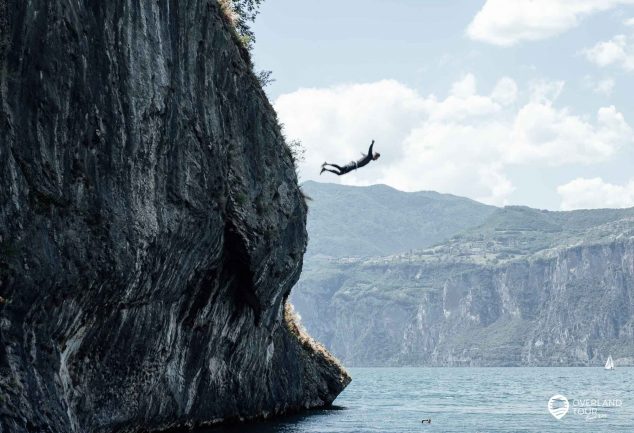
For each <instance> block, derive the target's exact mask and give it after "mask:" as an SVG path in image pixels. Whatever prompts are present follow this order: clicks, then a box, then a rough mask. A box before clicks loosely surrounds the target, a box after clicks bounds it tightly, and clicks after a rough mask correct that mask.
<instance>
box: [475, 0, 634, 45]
mask: <svg viewBox="0 0 634 433" xmlns="http://www.w3.org/2000/svg"><path fill="white" fill-rule="evenodd" d="M632 3H634V0H513V1H510V0H487V1H486V3H485V4H484V6H482V9H480V11H479V12H478V13H477V14H476V16H475V17H474V18H473V20H472V21H471V24H469V27H468V28H467V35H468V36H469V37H470V38H472V39H476V40H479V41H483V42H488V43H491V44H495V45H503V46H510V45H514V44H516V43H517V42H520V41H534V40H539V39H546V38H549V37H551V36H555V35H558V34H560V33H563V32H564V31H566V30H568V29H570V28H572V27H575V26H576V25H578V24H579V22H580V21H581V20H582V19H583V18H585V17H586V16H588V15H590V14H592V13H595V12H599V11H604V10H608V9H611V8H613V7H615V6H618V5H620V4H632Z"/></svg>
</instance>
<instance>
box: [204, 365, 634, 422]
mask: <svg viewBox="0 0 634 433" xmlns="http://www.w3.org/2000/svg"><path fill="white" fill-rule="evenodd" d="M350 374H351V375H352V379H353V380H352V383H351V384H350V385H349V386H348V388H347V389H346V390H345V391H344V392H343V393H342V394H341V395H340V396H339V397H338V398H337V400H336V401H335V405H336V408H335V409H333V410H319V411H313V412H310V414H309V415H303V416H297V417H291V418H285V419H283V420H279V421H272V422H266V423H261V424H257V425H240V426H234V427H225V428H222V429H212V430H209V432H210V433H238V432H240V433H309V432H310V433H317V432H320V433H366V432H367V433H370V432H372V433H375V432H377V433H378V432H394V433H401V432H402V433H411V432H460V433H466V432H487V433H488V432H634V368H617V369H615V370H613V371H605V370H603V369H602V368H354V369H350ZM555 394H562V395H564V396H565V397H566V398H567V399H568V400H569V406H570V408H569V411H568V413H567V414H566V415H565V416H564V417H563V418H562V419H561V420H557V419H555V418H554V417H553V416H552V415H551V414H550V413H549V412H548V407H547V406H548V400H549V399H550V397H552V396H553V395H555ZM591 399H596V400H601V401H602V402H604V400H606V399H608V400H611V402H609V403H610V404H613V405H615V404H616V405H618V404H620V406H619V407H614V406H612V407H595V408H594V410H592V409H590V408H587V407H586V408H581V407H580V405H581V404H584V403H585V404H588V403H590V404H592V403H593V402H585V401H584V400H591ZM619 402H620V403H619ZM580 410H581V411H585V412H586V413H585V414H584V413H578V412H579V411H580ZM575 411H577V413H575ZM427 418H431V420H432V423H431V424H422V423H421V420H422V419H427Z"/></svg>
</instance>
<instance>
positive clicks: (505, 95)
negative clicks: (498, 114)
mask: <svg viewBox="0 0 634 433" xmlns="http://www.w3.org/2000/svg"><path fill="white" fill-rule="evenodd" d="M516 98H517V84H516V83H515V81H513V80H511V79H510V78H508V77H504V78H502V79H501V80H500V81H498V83H497V84H496V85H495V88H494V89H493V92H491V99H492V100H494V101H495V102H497V103H499V104H502V105H509V104H512V103H513V102H515V99H516Z"/></svg>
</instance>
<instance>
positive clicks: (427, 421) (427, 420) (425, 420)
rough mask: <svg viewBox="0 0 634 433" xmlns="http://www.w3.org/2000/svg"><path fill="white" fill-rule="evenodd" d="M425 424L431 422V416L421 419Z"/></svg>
mask: <svg viewBox="0 0 634 433" xmlns="http://www.w3.org/2000/svg"><path fill="white" fill-rule="evenodd" d="M421 422H422V423H423V424H425V423H427V424H431V418H429V419H424V420H422V421H421Z"/></svg>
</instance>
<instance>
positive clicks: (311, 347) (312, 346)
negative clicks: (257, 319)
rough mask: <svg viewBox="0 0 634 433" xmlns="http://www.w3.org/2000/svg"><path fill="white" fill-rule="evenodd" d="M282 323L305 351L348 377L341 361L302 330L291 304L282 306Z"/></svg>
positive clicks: (302, 327) (304, 329)
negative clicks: (334, 366) (318, 357)
mask: <svg viewBox="0 0 634 433" xmlns="http://www.w3.org/2000/svg"><path fill="white" fill-rule="evenodd" d="M284 322H285V323H286V327H287V328H288V330H289V331H290V332H291V334H293V335H295V336H296V337H297V339H298V340H299V342H300V344H301V345H302V347H303V348H304V349H305V350H306V351H308V352H309V353H316V354H318V355H320V356H322V357H323V358H324V359H326V361H328V362H329V363H331V364H333V365H336V366H337V367H338V368H339V370H340V371H341V372H342V373H343V375H344V376H349V375H348V372H347V371H346V369H345V368H344V367H343V364H342V363H341V361H339V360H338V359H337V358H336V357H335V356H333V355H332V354H331V353H330V352H328V349H326V348H325V347H324V345H323V344H321V343H320V342H318V341H316V340H315V339H314V338H313V337H311V336H310V335H308V332H307V331H306V328H304V326H303V325H302V324H301V322H300V318H299V315H298V314H297V313H296V312H295V309H294V308H293V304H291V303H290V302H288V301H287V302H286V304H284Z"/></svg>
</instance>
